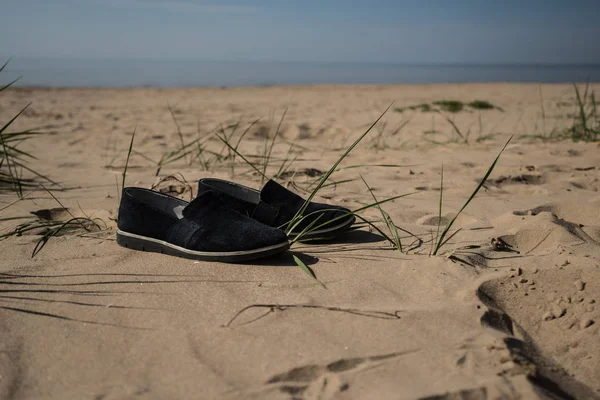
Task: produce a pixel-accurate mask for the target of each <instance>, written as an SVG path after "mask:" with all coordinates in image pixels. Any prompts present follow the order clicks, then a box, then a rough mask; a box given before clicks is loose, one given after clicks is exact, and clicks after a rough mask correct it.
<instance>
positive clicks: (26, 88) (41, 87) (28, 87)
mask: <svg viewBox="0 0 600 400" xmlns="http://www.w3.org/2000/svg"><path fill="white" fill-rule="evenodd" d="M573 84H576V85H586V84H589V85H600V80H598V81H580V82H534V81H532V82H447V83H389V84H388V83H379V84H363V83H320V84H288V85H285V84H283V85H238V86H227V85H220V86H218V85H215V86H158V85H157V86H152V85H144V86H50V85H17V84H15V85H14V86H12V87H11V88H9V89H8V90H15V91H19V90H22V91H29V90H48V91H51V90H56V91H61V90H136V89H164V90H186V89H189V90H194V89H199V90H202V89H206V90H215V89H222V90H235V89H269V88H299V89H301V88H306V89H309V88H327V87H331V88H338V87H339V88H343V87H349V88H357V87H365V88H374V87H381V88H390V87H398V88H402V87H418V86H423V87H426V86H438V87H443V86H509V85H515V86H538V85H544V86H564V85H573Z"/></svg>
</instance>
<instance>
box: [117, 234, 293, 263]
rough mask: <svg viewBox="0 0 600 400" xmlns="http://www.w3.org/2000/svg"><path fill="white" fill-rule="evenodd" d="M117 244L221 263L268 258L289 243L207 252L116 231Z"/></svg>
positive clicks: (281, 250)
mask: <svg viewBox="0 0 600 400" xmlns="http://www.w3.org/2000/svg"><path fill="white" fill-rule="evenodd" d="M117 243H118V244H119V245H120V246H123V247H127V248H128V249H133V250H140V251H148V252H154V253H161V254H168V255H171V256H177V257H183V258H189V259H193V260H200V261H221V262H240V261H247V260H254V259H257V258H262V257H268V256H271V255H274V254H278V253H281V252H283V251H285V250H287V249H289V247H290V243H289V242H285V243H279V244H276V245H273V246H267V247H261V248H258V249H252V250H243V251H228V252H207V251H196V250H190V249H186V248H184V247H180V246H176V245H174V244H172V243H169V242H165V241H164V240H158V239H154V238H151V237H147V236H141V235H136V234H135V233H130V232H124V231H122V230H117Z"/></svg>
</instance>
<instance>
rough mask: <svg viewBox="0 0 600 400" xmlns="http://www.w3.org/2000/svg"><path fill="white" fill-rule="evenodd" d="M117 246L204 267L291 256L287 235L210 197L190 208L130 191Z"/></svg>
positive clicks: (152, 194)
mask: <svg viewBox="0 0 600 400" xmlns="http://www.w3.org/2000/svg"><path fill="white" fill-rule="evenodd" d="M117 226H118V231H117V243H118V244H119V245H121V246H123V247H127V248H130V249H134V250H142V251H151V252H157V253H164V254H169V255H173V256H178V257H185V258H191V259H194V260H202V261H222V262H240V261H246V260H252V259H256V258H261V257H266V256H270V255H273V254H277V253H280V252H283V251H285V250H287V249H288V248H289V247H290V243H289V242H288V239H287V237H286V235H285V233H283V232H282V231H280V230H279V229H276V228H272V227H269V226H267V225H264V224H261V223H260V222H258V221H256V220H254V219H252V218H249V217H247V216H245V215H243V214H242V213H240V212H238V211H236V210H234V209H231V208H229V207H228V206H227V205H226V204H223V202H222V201H221V200H220V199H219V197H218V196H216V195H215V194H214V193H212V192H210V191H205V192H204V193H203V194H202V195H200V196H198V197H196V199H194V200H193V201H192V202H191V203H188V202H186V201H183V200H180V199H178V198H175V197H172V196H169V195H166V194H163V193H159V192H155V191H153V190H149V189H142V188H131V187H129V188H125V189H124V190H123V196H122V197H121V205H120V206H119V217H118V219H117Z"/></svg>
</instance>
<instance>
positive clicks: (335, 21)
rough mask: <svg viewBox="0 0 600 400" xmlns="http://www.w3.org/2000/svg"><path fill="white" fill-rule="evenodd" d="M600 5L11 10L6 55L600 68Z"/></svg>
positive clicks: (35, 6) (103, 5)
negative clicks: (594, 65) (599, 65)
mask: <svg viewBox="0 0 600 400" xmlns="http://www.w3.org/2000/svg"><path fill="white" fill-rule="evenodd" d="M599 1H600V0H573V1H567V0H561V1H556V0H545V1H538V0H529V1H527V0H523V1H516V0H505V1H498V0H496V1H490V0H395V1H394V0H371V1H366V0H363V1H358V0H347V1H341V0H329V1H327V0H321V1H318V0H304V1H300V0H298V1H288V0H279V1H278V0H265V1H245V2H244V1H239V0H238V1H234V0H222V1H203V0H163V1H159V0H3V1H2V7H1V8H2V22H1V23H0V56H2V57H7V56H13V57H16V58H18V57H76V58H86V59H87V58H110V59H204V60H276V61H307V62H318V61H325V62H394V63H395V62H398V63H600V45H598V38H600V23H599V22H598V20H597V19H596V20H595V19H594V18H595V16H597V15H598V14H599V13H600V3H599Z"/></svg>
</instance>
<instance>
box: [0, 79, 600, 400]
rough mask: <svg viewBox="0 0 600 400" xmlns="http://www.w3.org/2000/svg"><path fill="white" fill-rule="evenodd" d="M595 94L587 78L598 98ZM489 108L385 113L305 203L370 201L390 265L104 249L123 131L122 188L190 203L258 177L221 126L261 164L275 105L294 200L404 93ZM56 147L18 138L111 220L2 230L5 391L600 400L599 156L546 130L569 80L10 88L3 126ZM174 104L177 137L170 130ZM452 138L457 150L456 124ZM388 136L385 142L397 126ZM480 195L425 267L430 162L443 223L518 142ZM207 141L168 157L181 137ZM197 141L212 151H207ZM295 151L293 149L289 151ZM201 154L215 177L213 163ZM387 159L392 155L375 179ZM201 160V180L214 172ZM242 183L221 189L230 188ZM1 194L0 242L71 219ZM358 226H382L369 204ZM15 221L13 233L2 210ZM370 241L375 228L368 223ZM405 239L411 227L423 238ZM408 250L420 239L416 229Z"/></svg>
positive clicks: (83, 395)
mask: <svg viewBox="0 0 600 400" xmlns="http://www.w3.org/2000/svg"><path fill="white" fill-rule="evenodd" d="M596 89H598V88H596ZM445 99H457V100H462V101H465V102H469V101H472V100H475V99H481V100H487V101H489V102H491V103H492V104H494V105H496V106H498V107H501V108H502V111H501V110H498V109H493V110H473V109H471V108H469V107H466V108H465V109H464V110H463V111H461V112H459V113H456V114H450V113H443V115H440V114H438V113H435V112H421V111H418V110H417V111H411V110H406V111H404V112H402V113H401V112H396V111H393V110H390V111H389V112H388V113H387V114H386V115H385V116H384V118H383V119H382V121H381V122H380V123H379V124H378V125H377V126H376V127H375V129H373V131H372V132H371V133H370V134H369V135H368V136H367V137H366V138H365V139H364V141H363V142H361V144H360V145H359V146H358V147H356V148H355V150H354V151H353V152H352V153H351V154H350V156H348V158H347V159H346V160H345V161H344V162H343V164H342V167H349V166H359V165H360V167H356V168H344V169H341V170H340V171H338V172H336V173H335V174H334V175H333V176H332V179H333V181H335V182H338V184H337V185H330V186H327V187H325V188H324V189H323V190H322V191H321V192H320V193H319V196H318V199H319V200H320V201H323V202H329V203H331V204H340V205H344V206H348V207H350V208H357V207H360V205H361V204H363V203H365V202H369V201H372V198H371V196H370V194H369V192H368V191H367V190H366V189H365V186H364V184H363V183H362V181H361V180H360V177H359V174H362V176H363V177H364V178H365V179H366V181H367V182H368V183H369V185H370V186H371V187H372V188H373V191H374V194H375V195H376V196H377V198H379V199H384V198H386V197H391V196H396V195H400V194H403V193H414V194H412V195H410V196H408V197H405V198H401V199H398V200H395V201H393V202H390V203H386V204H385V205H383V208H384V210H385V211H387V212H388V213H389V215H390V216H391V217H392V219H393V220H394V222H395V223H396V225H398V226H399V227H401V228H402V229H405V230H406V231H409V232H411V234H413V235H414V236H411V235H409V234H408V233H405V232H404V231H401V232H400V233H401V236H402V242H403V244H404V248H403V250H404V252H403V253H400V252H398V251H394V250H393V249H392V248H391V246H390V245H389V244H388V242H386V241H384V240H382V238H381V237H380V236H379V235H378V234H376V232H371V231H370V230H369V228H368V227H364V228H361V229H359V230H356V231H352V232H348V233H346V234H344V235H342V236H340V237H339V238H337V239H336V240H334V241H332V242H330V243H325V244H296V245H294V246H293V247H292V250H293V252H294V253H295V254H297V255H298V256H299V257H300V258H301V259H303V260H304V261H305V262H306V263H307V264H308V265H309V266H310V267H311V268H312V269H313V270H314V272H315V273H316V275H317V277H318V278H319V279H320V280H321V281H322V282H323V283H324V284H325V285H326V286H327V289H324V288H322V287H321V286H320V285H319V284H318V283H316V282H315V281H314V280H312V279H311V278H310V277H309V276H308V275H306V274H305V273H304V272H303V271H302V270H301V269H300V268H298V267H297V266H296V265H295V264H294V262H293V260H292V256H291V255H290V253H286V254H284V255H281V256H278V257H275V258H271V259H268V260H264V261H258V262H255V263H252V264H249V265H231V264H220V263H209V262H194V261H190V260H185V259H178V258H174V257H169V256H164V255H160V254H153V253H143V252H136V251H131V250H128V249H125V248H121V247H119V246H118V245H117V244H116V242H115V240H114V236H115V218H116V216H117V207H118V196H119V193H118V188H117V184H118V183H117V181H120V179H121V173H122V171H123V166H124V164H125V159H126V155H127V148H128V146H129V140H130V138H131V132H132V131H133V129H134V127H135V126H137V134H136V137H135V144H134V152H133V154H132V156H131V161H130V164H129V170H128V174H127V182H128V184H129V185H136V186H142V187H150V186H152V185H153V184H154V183H156V182H157V179H158V178H160V177H166V176H168V175H171V174H181V175H177V176H178V177H180V179H181V177H184V178H185V179H186V180H187V182H189V185H190V186H189V187H188V186H186V185H185V184H182V183H180V182H177V181H175V180H171V181H165V182H162V183H160V184H159V185H158V187H157V188H158V189H160V190H163V191H168V192H171V193H176V194H178V195H180V196H181V197H183V198H185V199H190V196H193V194H194V193H193V192H194V191H195V188H194V186H195V184H194V181H195V180H196V179H198V178H200V177H208V176H214V177H220V178H225V179H232V180H235V181H237V182H240V183H243V184H247V185H250V186H254V187H259V186H260V184H261V182H260V181H261V179H260V176H259V175H258V174H256V173H255V172H254V171H253V170H252V169H251V168H249V167H248V166H247V165H246V164H245V163H244V162H243V161H242V160H241V159H240V158H239V157H238V158H237V159H236V162H235V167H234V169H233V171H232V169H231V163H230V162H229V160H223V161H216V160H215V157H214V156H213V155H211V153H210V152H209V151H214V152H216V153H219V152H220V153H221V154H223V155H226V154H227V151H226V150H223V148H222V145H221V144H220V142H218V140H216V139H215V138H214V136H212V137H211V136H210V135H211V133H212V132H214V131H215V130H216V129H218V128H219V126H223V127H224V130H225V132H226V134H228V135H229V134H230V133H231V132H232V130H233V128H231V125H234V124H236V123H237V121H241V122H240V125H239V129H238V130H237V131H236V132H235V133H234V136H233V142H236V141H237V138H239V137H240V135H241V133H242V132H243V131H244V129H245V128H246V127H247V126H248V125H249V124H250V123H251V122H252V121H253V120H254V119H256V118H259V117H261V118H262V119H261V120H260V121H259V122H258V123H257V124H255V125H254V126H253V127H252V129H251V130H250V131H249V132H248V133H247V135H246V136H245V137H244V139H243V141H242V143H241V145H240V151H241V152H242V153H243V154H246V155H248V157H249V159H251V160H253V161H254V162H257V163H259V164H260V162H261V161H260V160H261V159H260V158H257V157H252V155H258V154H262V153H263V149H264V143H265V139H264V137H265V136H266V135H268V134H269V132H270V136H271V137H272V136H273V132H274V131H275V127H276V126H277V124H278V122H279V119H280V117H281V114H282V113H283V111H284V109H285V108H286V107H288V112H287V115H286V117H285V119H284V121H283V123H282V126H281V136H280V137H279V138H278V139H277V141H276V144H275V148H274V150H273V160H271V163H270V166H269V168H268V171H267V172H268V173H269V174H270V175H272V174H275V173H276V172H277V170H278V169H279V167H280V165H281V160H282V159H284V158H285V157H286V154H289V155H291V157H293V158H296V157H297V159H296V160H295V161H294V162H293V163H292V164H291V166H290V167H289V168H287V169H286V168H284V169H286V173H285V174H283V176H282V178H281V179H280V182H282V183H283V184H286V185H288V187H289V188H290V189H292V190H295V191H296V192H298V193H300V194H301V195H303V196H306V195H307V192H306V190H307V188H308V187H309V184H310V182H311V181H314V180H315V179H316V178H315V177H314V175H315V174H317V175H318V174H319V171H326V170H327V169H328V168H329V166H330V165H331V164H332V163H333V162H334V161H335V160H336V159H337V158H338V157H339V155H340V154H341V153H342V151H343V150H342V149H343V148H344V147H347V146H348V145H350V144H351V143H352V141H353V140H354V139H355V138H356V137H358V136H359V135H360V134H361V133H362V132H364V131H365V129H366V128H367V127H368V126H369V125H370V124H371V123H372V122H373V121H375V120H376V118H377V117H378V116H379V115H380V113H381V112H382V111H383V110H384V109H385V108H386V107H387V106H388V105H389V104H390V102H391V101H395V105H394V107H405V106H410V105H413V104H419V103H430V102H433V101H437V100H445ZM29 102H33V104H32V105H31V106H30V107H29V108H28V109H27V110H26V111H25V112H24V114H23V115H22V116H21V117H20V118H19V119H18V120H17V121H16V122H15V124H14V125H13V126H12V127H11V129H12V130H16V129H19V128H35V127H39V128H40V129H41V130H43V131H45V132H48V134H46V135H43V136H40V137H37V138H35V139H34V140H30V141H28V142H26V143H24V144H23V146H22V148H23V149H25V150H28V151H31V152H32V153H33V154H35V155H36V156H37V158H38V159H37V160H32V161H31V162H30V163H29V165H30V166H31V167H32V168H34V169H35V170H37V171H38V172H40V173H43V174H44V175H47V176H48V177H49V178H50V179H52V180H54V181H56V182H57V183H59V184H60V186H57V185H48V187H49V189H51V190H52V193H53V194H54V195H55V196H56V197H57V198H58V199H59V200H60V201H61V202H62V203H63V204H64V205H65V206H66V207H68V208H69V210H70V211H71V212H72V213H73V214H75V215H76V216H81V215H84V213H85V214H87V215H89V216H92V217H98V218H101V219H102V220H103V221H104V222H105V223H106V224H107V227H108V229H107V230H105V231H102V232H95V233H92V234H88V235H87V236H85V237H79V236H76V235H72V234H71V235H62V236H59V237H54V238H51V239H50V240H49V241H48V242H47V244H46V246H45V247H44V248H43V249H42V250H41V251H40V252H39V253H38V254H37V255H36V256H34V257H32V256H31V255H32V251H33V249H34V247H35V244H36V242H37V241H38V240H39V239H40V235H39V233H40V232H39V231H34V232H30V233H33V234H24V235H22V236H13V237H10V238H8V239H5V240H2V241H0V254H1V259H0V398H2V399H67V398H68V399H98V400H100V399H104V400H108V399H133V398H144V399H146V398H147V399H192V398H206V399H216V398H225V399H306V400H309V399H358V398H369V399H529V398H534V399H535V398H559V399H562V398H581V399H589V398H597V397H598V396H600V332H599V331H600V305H599V303H600V245H599V243H600V193H599V189H600V148H599V147H598V144H597V143H574V142H573V141H571V140H559V141H548V140H541V139H539V138H536V136H548V135H550V134H551V133H552V132H560V131H561V130H563V129H564V128H565V127H567V126H570V124H571V121H572V114H573V113H575V96H574V91H573V88H572V87H571V86H569V85H543V86H542V87H541V89H540V86H538V85H526V84H481V85H479V84H477V85H475V84H473V85H431V86H315V87H309V86H299V87H294V86H292V87H264V88H214V89H153V88H137V89H43V88H40V89H36V88H34V89H12V90H8V91H5V92H3V93H2V95H1V96H0V121H1V122H2V123H3V124H4V123H5V122H6V121H8V120H9V119H10V118H11V117H12V116H14V115H15V113H16V112H18V111H19V110H20V109H21V108H22V107H24V106H25V105H26V104H27V103H29ZM169 106H170V108H171V110H172V113H173V115H174V117H175V119H176V121H177V124H178V126H179V129H180V132H181V135H179V134H178V132H177V131H178V129H177V127H176V125H175V123H174V121H173V116H172V115H171V112H170V111H169ZM444 115H445V116H448V117H450V118H452V119H453V121H454V124H455V125H456V127H457V128H458V129H459V130H460V131H461V132H462V133H463V135H466V134H467V132H469V143H468V144H465V143H463V142H462V141H461V140H458V139H457V138H458V136H457V134H456V133H455V132H454V128H453V127H452V125H451V124H450V123H449V122H448V121H447V120H446V119H445V118H444ZM406 121H408V123H406V124H405V125H404V127H403V128H401V129H399V128H400V127H401V125H403V124H404V122H406ZM513 134H514V135H515V137H514V139H513V141H512V142H511V143H510V144H509V146H508V147H507V149H506V152H505V153H504V154H503V155H502V157H501V159H500V161H499V163H498V165H497V167H496V169H495V170H494V171H493V172H492V174H491V175H490V177H489V180H488V182H486V184H485V187H484V188H483V189H482V190H481V192H480V193H479V195H478V196H477V198H476V199H475V200H474V201H473V202H472V203H471V204H470V205H469V206H468V207H467V209H466V210H465V211H464V212H463V214H461V216H460V217H459V218H458V220H457V222H456V224H455V225H454V227H453V231H454V230H455V228H461V230H460V232H458V233H457V234H456V235H455V236H453V237H452V239H451V240H450V241H449V242H448V243H447V244H446V245H445V246H444V247H443V248H442V249H441V251H440V253H439V254H438V255H437V256H430V252H431V248H432V232H434V231H435V230H436V229H437V222H436V221H437V215H438V207H439V195H440V190H439V186H440V171H441V166H442V164H443V165H444V191H443V210H442V216H443V217H442V220H443V221H442V222H447V221H448V220H449V219H450V218H451V217H452V216H453V215H454V213H456V212H457V211H458V210H459V209H460V207H461V206H462V204H463V203H464V202H465V200H466V199H467V198H468V197H469V195H470V193H471V192H472V191H473V189H474V188H475V187H476V186H477V182H478V181H479V180H480V179H481V178H482V177H483V175H484V174H485V172H486V171H487V169H488V167H489V165H490V164H491V163H492V161H493V160H494V158H495V156H496V155H497V154H498V152H499V150H500V149H501V148H502V146H503V145H504V143H505V142H506V140H507V139H508V138H509V136H510V135H513ZM199 137H201V138H207V139H206V140H207V141H206V142H202V143H203V146H204V147H205V148H206V150H205V151H204V153H203V155H202V156H201V157H198V151H197V144H194V145H193V146H190V148H192V149H196V150H195V151H194V152H192V153H191V154H189V155H187V156H186V157H184V158H181V159H179V160H177V161H174V162H172V163H168V164H166V165H164V166H163V167H162V169H161V170H160V171H159V173H158V177H157V176H156V172H157V163H158V161H159V160H160V159H161V157H162V156H163V155H165V154H167V153H168V152H170V151H175V150H177V148H178V147H180V146H181V143H182V142H183V143H190V142H192V141H193V140H195V139H197V138H199ZM203 140H204V139H203ZM294 140H295V143H296V146H295V147H294V148H293V149H292V151H291V152H289V153H288V149H289V147H290V144H291V143H292V142H294ZM207 164H208V165H207ZM382 164H386V165H390V164H391V165H400V166H381V165H382ZM207 168H208V170H206V169H207ZM232 172H233V176H232ZM25 193H26V194H28V195H27V197H26V198H25V199H24V200H22V201H18V202H16V203H15V204H13V205H11V206H10V207H8V208H4V207H5V206H7V205H9V204H10V203H12V202H13V201H14V200H15V199H16V195H15V194H14V193H12V192H9V191H6V190H4V191H2V192H0V208H4V209H3V210H2V211H1V212H0V218H2V219H3V221H2V222H0V230H1V231H2V233H5V232H7V231H9V230H11V229H12V228H14V227H15V226H16V225H18V224H20V223H22V222H24V221H29V220H30V219H25V220H24V219H9V218H12V217H15V218H16V217H23V216H31V214H30V213H31V212H33V211H39V210H44V209H46V210H48V209H55V210H53V211H49V212H47V213H46V215H44V216H45V217H47V218H54V219H61V218H62V219H64V218H68V217H69V216H68V214H67V213H65V212H64V211H61V209H60V206H59V205H58V204H57V202H56V201H55V200H53V199H52V197H51V196H50V195H49V194H48V193H46V192H45V191H44V190H43V189H38V190H37V191H35V192H33V193H29V189H25ZM363 215H364V216H365V217H367V218H369V219H371V220H379V221H381V215H380V213H379V211H378V210H376V209H371V210H367V211H366V212H365V213H364V214H363ZM7 219H9V220H7ZM378 224H379V225H378V226H380V227H381V228H382V229H386V228H385V226H384V224H382V223H381V222H379V223H378ZM415 237H416V238H415ZM417 238H418V239H417Z"/></svg>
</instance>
